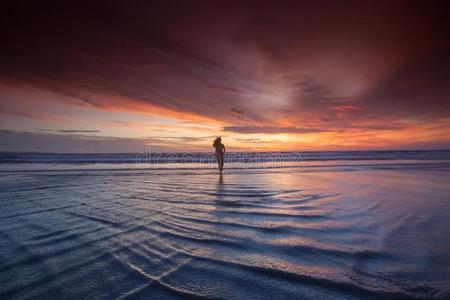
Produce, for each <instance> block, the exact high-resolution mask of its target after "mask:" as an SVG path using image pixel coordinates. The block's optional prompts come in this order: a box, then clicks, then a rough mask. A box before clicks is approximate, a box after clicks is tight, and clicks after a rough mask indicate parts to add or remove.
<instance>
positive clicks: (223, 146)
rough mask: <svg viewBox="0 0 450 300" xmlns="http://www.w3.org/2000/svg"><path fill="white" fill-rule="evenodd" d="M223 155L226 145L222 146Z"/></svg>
mask: <svg viewBox="0 0 450 300" xmlns="http://www.w3.org/2000/svg"><path fill="white" fill-rule="evenodd" d="M222 148H223V153H225V145H223V144H222Z"/></svg>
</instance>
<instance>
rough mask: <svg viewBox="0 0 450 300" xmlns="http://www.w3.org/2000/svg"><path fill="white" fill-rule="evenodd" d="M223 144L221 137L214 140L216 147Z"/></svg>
mask: <svg viewBox="0 0 450 300" xmlns="http://www.w3.org/2000/svg"><path fill="white" fill-rule="evenodd" d="M221 142H222V138H221V137H220V136H218V137H216V139H215V140H214V145H216V144H218V143H221Z"/></svg>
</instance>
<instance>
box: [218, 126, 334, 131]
mask: <svg viewBox="0 0 450 300" xmlns="http://www.w3.org/2000/svg"><path fill="white" fill-rule="evenodd" d="M223 130H224V131H231V132H238V133H317V132H325V131H326V130H322V129H314V128H293V127H257V126H227V127H224V128H223Z"/></svg>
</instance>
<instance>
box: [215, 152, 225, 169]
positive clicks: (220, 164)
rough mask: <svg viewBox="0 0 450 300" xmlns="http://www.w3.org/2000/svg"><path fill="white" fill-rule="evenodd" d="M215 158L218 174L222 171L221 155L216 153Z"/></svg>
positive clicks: (222, 160)
mask: <svg viewBox="0 0 450 300" xmlns="http://www.w3.org/2000/svg"><path fill="white" fill-rule="evenodd" d="M216 158H217V164H218V167H219V170H220V172H222V171H223V162H224V159H223V154H219V153H216Z"/></svg>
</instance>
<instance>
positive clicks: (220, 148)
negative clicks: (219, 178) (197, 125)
mask: <svg viewBox="0 0 450 300" xmlns="http://www.w3.org/2000/svg"><path fill="white" fill-rule="evenodd" d="M213 147H214V148H216V158H217V164H218V165H219V171H220V173H222V171H223V163H224V159H223V156H224V154H225V146H224V145H223V144H222V138H221V137H220V136H219V137H217V138H216V139H215V140H214V143H213Z"/></svg>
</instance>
